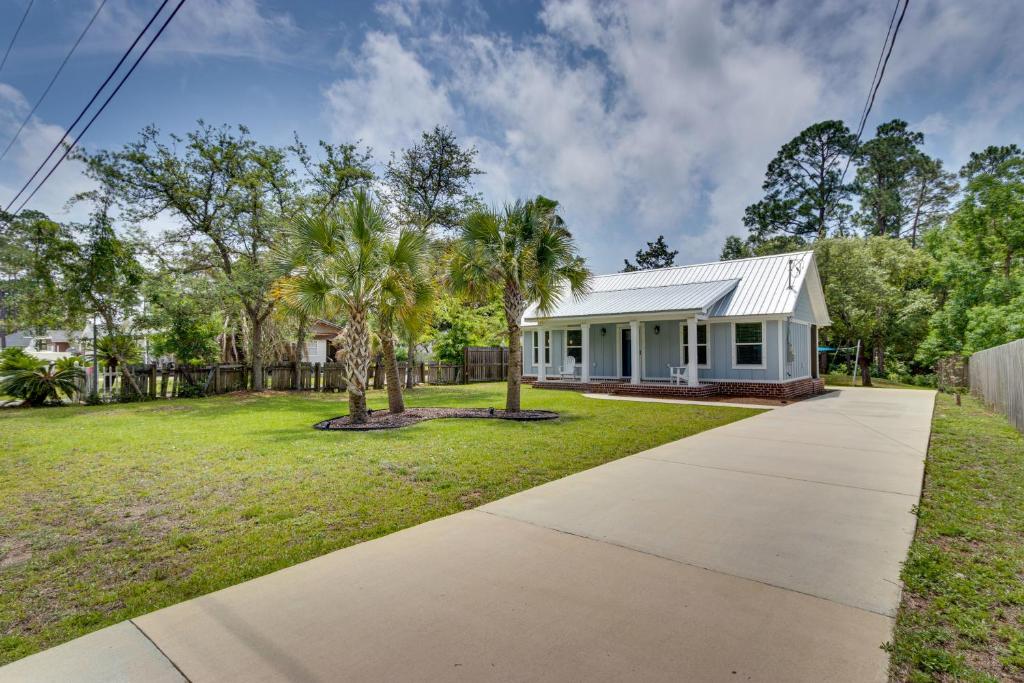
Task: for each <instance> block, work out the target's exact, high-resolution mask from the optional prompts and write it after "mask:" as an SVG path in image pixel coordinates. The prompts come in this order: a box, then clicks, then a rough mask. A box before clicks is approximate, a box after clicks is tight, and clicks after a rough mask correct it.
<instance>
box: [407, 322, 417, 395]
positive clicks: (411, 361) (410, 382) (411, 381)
mask: <svg viewBox="0 0 1024 683" xmlns="http://www.w3.org/2000/svg"><path fill="white" fill-rule="evenodd" d="M415 365H416V335H414V334H410V335H409V358H408V360H406V362H405V388H406V389H412V388H413V387H414V386H415V385H416V373H415V372H413V367H414V366H415Z"/></svg>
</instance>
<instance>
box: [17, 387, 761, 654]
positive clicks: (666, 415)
mask: <svg viewBox="0 0 1024 683" xmlns="http://www.w3.org/2000/svg"><path fill="white" fill-rule="evenodd" d="M504 391H505V385H504V384H487V385H471V386H457V387H422V388H418V389H416V390H415V391H413V392H412V393H411V394H410V395H409V404H410V405H413V406H416V405H419V406H458V407H461V406H467V407H468V406H477V407H489V406H498V407H500V406H502V405H503V403H504ZM370 406H371V407H374V408H381V407H384V406H386V397H385V396H384V394H383V393H382V392H373V393H372V394H371V397H370ZM523 407H524V408H546V409H552V410H556V411H559V412H560V413H561V414H562V417H561V418H560V419H558V420H555V421H551V422H534V423H515V422H509V421H503V420H433V421H428V422H423V423H421V424H418V425H415V426H412V427H407V428H404V429H401V430H395V431H388V432H382V433H372V432H371V433H359V434H356V433H349V432H321V431H317V430H314V429H312V425H313V424H314V423H315V422H318V421H320V420H323V419H325V418H330V417H335V416H338V415H341V414H343V413H345V412H346V410H347V406H346V401H345V397H344V395H324V394H309V393H303V394H287V393H280V394H262V395H255V394H238V395H229V396H219V397H215V398H209V399H196V400H186V399H182V400H175V401H166V400H165V401H156V402H149V403H140V404H122V405H109V406H96V407H63V408H47V409H36V410H30V409H13V410H3V411H0V491H3V492H4V495H2V496H0V664H2V663H5V662H9V661H13V660H15V659H19V658H21V657H24V656H26V655H29V654H31V653H33V652H36V651H38V650H41V649H44V648H47V647H51V646H53V645H56V644H58V643H61V642H64V641H67V640H70V639H72V638H75V637H77V636H80V635H83V634H85V633H88V632H90V631H93V630H96V629H99V628H102V627H104V626H107V625H109V624H113V623H116V622H118V621H121V620H124V619H127V618H131V617H133V616H137V615H140V614H144V613H146V612H150V611H152V610H155V609H158V608H160V607H164V606H166V605H170V604H173V603H176V602H180V601H182V600H185V599H188V598H191V597H195V596H197V595H202V594H205V593H209V592H211V591H214V590H217V589H220V588H224V587H226V586H230V585H233V584H236V583H240V582H242V581H245V580H248V579H251V578H255V577H257V576H261V575H263V574H267V573H269V572H272V571H274V570H277V569H281V568H283V567H286V566H289V565H292V564H295V563H298V562H301V561H303V560H307V559H310V558H313V557H316V556H319V555H322V554H324V553H327V552H330V551H332V550H337V549H339V548H343V547H346V546H349V545H352V544H354V543H359V542H361V541H365V540H369V539H372V538H377V537H379V536H383V535H385V534H388V533H391V532H394V531H397V530H399V529H403V528H406V527H409V526H413V525H415V524H419V523H421V522H425V521H428V520H430V519H434V518H436V517H440V516H443V515H447V514H451V513H454V512H458V511H460V510H464V509H469V508H473V507H476V506H478V505H481V504H483V503H487V502H490V501H492V500H496V499H498V498H502V497H504V496H507V495H510V494H512V493H515V492H517V491H521V490H523V489H527V488H530V487H533V486H536V485H539V484H542V483H544V482H547V481H551V480H553V479H558V478H560V477H564V476H566V475H569V474H572V473H574V472H578V471H580V470H584V469H587V468H590V467H594V466H597V465H600V464H602V463H605V462H608V461H611V460H615V459H617V458H620V457H623V456H626V455H630V454H633V453H636V452H639V451H642V450H645V449H648V448H652V447H654V446H656V445H659V444H662V443H666V442H668V441H672V440H675V439H679V438H682V437H684V436H688V435H690V434H694V433H697V432H700V431H703V430H706V429H710V428H712V427H717V426H719V425H722V424H726V423H729V422H732V421H735V420H738V419H742V418H745V417H748V416H750V415H754V414H756V413H758V412H760V411H758V410H756V409H745V408H730V407H721V406H715V405H708V406H703V405H701V406H694V405H670V404H662V403H637V402H627V401H594V400H591V399H588V398H584V397H582V396H580V395H579V394H576V393H574V392H566V391H545V390H538V389H532V388H524V393H523Z"/></svg>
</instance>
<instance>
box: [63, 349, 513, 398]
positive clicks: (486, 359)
mask: <svg viewBox="0 0 1024 683" xmlns="http://www.w3.org/2000/svg"><path fill="white" fill-rule="evenodd" d="M498 349H499V350H502V349H500V347H498ZM504 351H505V353H504V354H499V353H497V352H495V350H494V349H491V348H477V347H471V348H470V349H467V350H466V352H465V353H464V356H465V357H467V358H468V359H469V365H456V364H451V363H419V364H417V366H416V368H415V369H416V373H415V374H416V377H417V380H418V381H419V382H420V383H421V384H467V383H469V382H493V381H500V380H504V379H506V378H507V376H508V352H507V350H504ZM406 368H407V365H406V364H405V363H399V364H398V376H399V377H400V378H404V377H405V373H406ZM467 368H468V372H467ZM85 371H86V376H85V378H84V379H83V380H82V381H81V382H80V384H79V389H80V395H81V396H82V397H83V398H86V397H88V396H90V395H92V394H93V393H94V392H95V395H96V396H97V398H99V399H100V400H101V401H112V400H134V399H138V398H175V397H189V396H206V395H210V394H225V393H229V392H232V391H243V390H246V389H251V388H252V386H253V382H252V367H251V366H249V365H240V364H221V365H206V366H191V365H189V366H174V365H134V366H130V367H129V368H128V369H127V371H125V370H122V369H120V368H119V369H117V370H109V369H104V368H101V369H100V372H99V379H98V381H96V380H95V379H94V378H93V370H92V367H91V366H86V367H85ZM373 373H374V368H373V366H371V367H370V369H369V378H368V384H372V382H373ZM385 381H386V378H385ZM263 388H264V389H271V390H274V391H296V390H297V391H328V392H334V391H345V388H346V384H345V377H344V374H343V372H342V365H341V364H340V363H279V364H274V365H266V366H264V367H263Z"/></svg>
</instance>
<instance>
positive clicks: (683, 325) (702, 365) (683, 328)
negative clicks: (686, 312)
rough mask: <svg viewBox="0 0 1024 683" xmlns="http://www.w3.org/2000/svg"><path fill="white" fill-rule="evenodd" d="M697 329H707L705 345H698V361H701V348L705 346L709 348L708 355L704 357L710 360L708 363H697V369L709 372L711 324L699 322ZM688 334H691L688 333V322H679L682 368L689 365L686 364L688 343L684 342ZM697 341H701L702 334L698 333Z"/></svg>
mask: <svg viewBox="0 0 1024 683" xmlns="http://www.w3.org/2000/svg"><path fill="white" fill-rule="evenodd" d="M697 327H703V328H706V329H705V330H704V343H703V344H697V346H698V349H697V358H698V360H699V359H700V348H699V347H701V346H705V347H707V353H706V354H704V356H705V357H706V358H707V359H708V362H707V363H697V368H698V369H700V370H709V369H711V323H707V322H704V323H700V322H699V323H697ZM687 334H689V332H687V331H686V321H685V320H681V321H680V322H679V365H680V366H682V367H686V366H687V365H688V363H687V362H686V342H685V341H684V337H685V335H687ZM697 339H698V341H699V340H700V332H699V331H698V332H697Z"/></svg>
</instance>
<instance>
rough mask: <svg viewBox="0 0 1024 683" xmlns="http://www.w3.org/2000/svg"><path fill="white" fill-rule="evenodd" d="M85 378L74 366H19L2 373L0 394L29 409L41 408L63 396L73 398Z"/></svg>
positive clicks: (0, 376)
mask: <svg viewBox="0 0 1024 683" xmlns="http://www.w3.org/2000/svg"><path fill="white" fill-rule="evenodd" d="M84 376H85V373H84V372H83V371H82V369H81V368H79V367H75V366H71V367H68V366H63V367H62V366H58V365H55V364H54V365H50V364H48V363H46V362H44V361H38V362H37V363H35V364H34V366H29V365H28V364H27V363H22V364H20V366H19V367H15V368H13V369H10V370H4V371H2V374H0V394H6V395H7V396H13V397H15V398H20V399H22V400H23V401H24V402H25V404H26V405H29V406H41V405H43V404H45V403H46V402H47V401H51V400H52V401H59V400H60V397H61V396H62V395H63V396H67V397H68V398H73V397H74V395H75V394H76V393H77V392H78V384H79V381H80V380H81V379H82V378H83V377H84Z"/></svg>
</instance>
